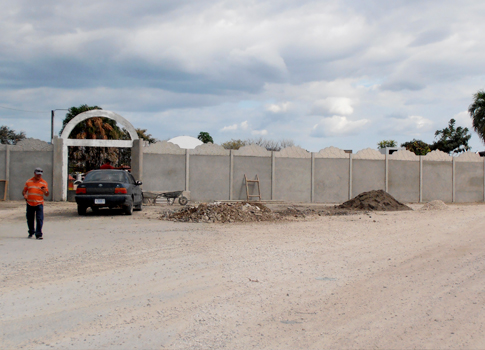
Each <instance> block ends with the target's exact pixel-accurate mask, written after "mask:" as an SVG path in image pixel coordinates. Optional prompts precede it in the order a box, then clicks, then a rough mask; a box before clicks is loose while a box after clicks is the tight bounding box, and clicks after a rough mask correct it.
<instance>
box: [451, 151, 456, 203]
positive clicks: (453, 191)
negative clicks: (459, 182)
mask: <svg viewBox="0 0 485 350" xmlns="http://www.w3.org/2000/svg"><path fill="white" fill-rule="evenodd" d="M451 166H452V172H451V176H452V182H451V183H452V185H451V186H452V192H451V202H452V203H454V202H455V182H456V174H455V157H453V160H452V161H451Z"/></svg>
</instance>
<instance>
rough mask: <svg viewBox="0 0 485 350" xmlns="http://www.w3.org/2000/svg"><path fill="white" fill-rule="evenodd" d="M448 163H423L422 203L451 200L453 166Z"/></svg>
mask: <svg viewBox="0 0 485 350" xmlns="http://www.w3.org/2000/svg"><path fill="white" fill-rule="evenodd" d="M452 165H453V164H452V162H449V161H433V162H423V175H422V177H423V201H424V202H429V201H432V200H435V199H439V200H442V201H443V202H451V201H452V200H453V187H452V185H453V176H452V175H453V166H452Z"/></svg>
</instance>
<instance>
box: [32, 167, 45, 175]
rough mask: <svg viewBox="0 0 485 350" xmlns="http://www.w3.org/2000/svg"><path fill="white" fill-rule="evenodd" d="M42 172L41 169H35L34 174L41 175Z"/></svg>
mask: <svg viewBox="0 0 485 350" xmlns="http://www.w3.org/2000/svg"><path fill="white" fill-rule="evenodd" d="M43 172H44V170H42V168H35V170H34V174H42V173H43Z"/></svg>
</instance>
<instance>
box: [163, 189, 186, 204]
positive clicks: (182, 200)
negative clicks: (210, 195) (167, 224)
mask: <svg viewBox="0 0 485 350" xmlns="http://www.w3.org/2000/svg"><path fill="white" fill-rule="evenodd" d="M183 193H184V191H173V192H163V193H160V194H159V195H158V196H157V198H160V197H163V198H166V199H167V203H168V204H170V205H173V203H174V202H175V200H176V199H177V198H178V200H179V204H180V205H186V204H187V202H188V201H189V200H188V199H187V197H185V196H183V195H182V194H183Z"/></svg>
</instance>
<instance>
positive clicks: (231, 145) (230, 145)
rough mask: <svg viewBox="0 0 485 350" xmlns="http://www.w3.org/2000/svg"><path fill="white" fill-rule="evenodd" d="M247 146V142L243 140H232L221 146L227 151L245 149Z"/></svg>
mask: <svg viewBox="0 0 485 350" xmlns="http://www.w3.org/2000/svg"><path fill="white" fill-rule="evenodd" d="M246 145H247V141H244V140H241V139H237V140H234V139H231V141H226V142H224V143H223V144H221V146H222V147H224V148H225V149H239V148H241V147H244V146H246Z"/></svg>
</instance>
